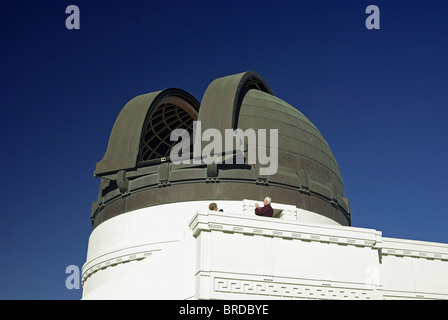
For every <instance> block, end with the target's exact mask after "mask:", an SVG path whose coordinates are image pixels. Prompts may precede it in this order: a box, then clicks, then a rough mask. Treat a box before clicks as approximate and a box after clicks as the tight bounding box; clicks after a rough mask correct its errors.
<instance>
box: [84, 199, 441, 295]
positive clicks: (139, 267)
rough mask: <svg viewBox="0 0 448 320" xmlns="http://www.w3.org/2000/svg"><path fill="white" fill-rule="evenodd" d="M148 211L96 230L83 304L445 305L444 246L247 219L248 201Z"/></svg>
mask: <svg viewBox="0 0 448 320" xmlns="http://www.w3.org/2000/svg"><path fill="white" fill-rule="evenodd" d="M210 202H211V201H194V202H185V203H177V204H167V205H161V206H155V207H149V208H145V209H141V210H136V211H133V212H128V213H125V214H123V215H120V216H117V217H114V218H112V219H110V220H108V221H106V222H104V223H102V224H101V225H99V226H98V227H97V228H96V229H94V230H93V232H92V234H91V236H90V239H89V247H88V254H87V260H86V263H85V264H84V266H83V271H82V282H83V299H259V298H261V299H274V298H281V299H285V298H294V299H297V298H299V299H309V298H311V299H397V298H413V299H415V298H429V299H434V298H436V299H437V298H442V299H447V298H448V277H446V275H447V274H448V245H446V244H438V243H430V242H422V241H411V240H403V239H392V238H383V237H382V236H381V232H379V231H377V230H373V229H365V228H354V227H343V226H339V225H334V223H333V224H331V222H329V224H325V223H324V222H325V221H322V222H323V223H306V222H303V220H304V217H303V216H307V217H312V216H313V215H315V214H313V213H309V214H308V213H307V214H306V215H305V214H304V213H303V212H302V211H301V210H293V209H294V208H291V207H290V206H282V205H280V204H277V205H275V204H274V206H273V207H274V208H275V207H276V206H277V207H279V208H282V209H283V210H284V215H282V218H281V219H276V218H266V217H258V216H255V215H254V214H253V211H252V208H249V207H250V206H251V205H253V201H251V200H246V201H215V202H217V203H218V207H219V208H223V209H224V212H210V211H208V210H207V209H208V204H209V203H210Z"/></svg>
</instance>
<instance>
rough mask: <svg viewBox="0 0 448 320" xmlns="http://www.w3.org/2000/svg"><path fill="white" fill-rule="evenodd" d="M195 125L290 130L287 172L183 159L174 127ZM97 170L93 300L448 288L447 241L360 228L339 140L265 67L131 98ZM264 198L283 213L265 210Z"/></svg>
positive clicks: (283, 161) (426, 294)
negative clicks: (279, 88)
mask: <svg viewBox="0 0 448 320" xmlns="http://www.w3.org/2000/svg"><path fill="white" fill-rule="evenodd" d="M193 121H201V123H202V127H203V129H204V130H205V129H207V128H216V129H218V130H219V131H220V132H224V130H225V129H226V128H233V129H235V128H241V129H247V128H255V129H260V128H265V129H272V128H275V129H278V131H279V141H278V170H277V173H276V174H274V175H272V176H263V175H260V173H259V170H258V169H259V168H260V165H258V164H255V165H249V164H235V165H227V164H209V165H206V164H193V163H192V164H179V165H176V164H174V163H171V161H170V159H169V151H170V150H171V148H172V147H173V142H169V141H170V140H169V136H170V134H169V133H170V132H172V130H173V129H175V128H184V129H185V130H188V131H190V132H191V130H192V123H193ZM248 144H249V149H250V142H249V143H248ZM227 151H228V150H227ZM230 151H232V150H230ZM233 151H234V150H233ZM233 151H232V152H233ZM246 157H247V154H246ZM95 175H96V176H97V177H100V178H101V184H100V191H99V195H98V201H96V202H95V203H94V204H93V206H92V216H91V219H92V225H93V227H94V229H93V231H92V234H91V236H90V239H89V247H88V253H87V260H86V263H85V264H84V266H83V270H82V284H83V299H447V298H448V277H447V276H446V275H447V274H448V245H447V244H440V243H433V242H424V241H412V240H404V239H394V238H384V237H382V235H381V231H377V230H373V229H365V228H355V227H351V226H350V224H351V214H350V208H349V202H348V200H347V199H346V198H345V196H344V188H343V184H342V178H341V175H340V172H339V168H338V166H337V163H336V160H335V159H334V156H333V154H332V152H331V150H330V148H329V146H328V144H327V143H326V142H325V140H324V138H323V137H322V135H321V134H320V132H319V131H318V130H317V128H316V127H315V126H314V125H313V124H312V123H311V122H310V121H309V120H308V119H306V117H305V116H304V115H303V114H301V113H300V112H299V111H297V110H296V109H295V108H293V107H292V106H290V105H289V104H287V103H286V102H284V101H282V100H280V99H278V98H276V97H275V96H274V95H273V93H272V91H271V89H270V88H269V86H268V85H267V83H266V82H265V81H264V80H263V79H262V78H261V76H259V75H258V74H256V73H254V72H247V73H242V74H238V75H233V76H229V77H224V78H220V79H217V80H215V81H213V82H212V83H211V84H210V86H209V87H208V89H207V91H206V92H205V94H204V97H203V100H202V102H201V103H199V102H198V101H197V100H196V99H195V98H194V97H192V96H191V95H189V94H188V93H186V92H185V91H182V90H180V89H167V90H163V91H159V92H154V93H150V94H146V95H142V96H138V97H136V98H134V99H132V100H131V101H130V102H129V103H128V104H127V105H126V106H125V107H124V108H123V110H122V112H121V113H120V115H119V116H118V118H117V121H116V122H115V125H114V128H113V130H112V133H111V137H110V139H109V145H108V148H107V151H106V153H105V156H104V158H103V159H102V160H101V161H100V162H99V163H98V164H97V167H96V170H95ZM265 196H271V197H272V199H273V203H272V207H273V209H274V217H260V216H256V215H255V214H254V208H255V206H254V205H255V201H258V202H259V203H260V202H261V201H262V200H263V198H264V197H265ZM248 199H249V200H248ZM211 202H215V203H216V204H217V205H218V207H219V208H222V209H223V210H224V212H217V211H208V205H209V203H211Z"/></svg>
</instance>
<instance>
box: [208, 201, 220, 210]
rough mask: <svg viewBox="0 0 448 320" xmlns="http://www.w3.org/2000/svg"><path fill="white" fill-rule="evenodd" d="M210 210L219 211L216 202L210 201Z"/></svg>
mask: <svg viewBox="0 0 448 320" xmlns="http://www.w3.org/2000/svg"><path fill="white" fill-rule="evenodd" d="M208 210H210V211H218V205H217V204H216V203H214V202H212V203H210V204H209V205H208Z"/></svg>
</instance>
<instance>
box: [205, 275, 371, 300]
mask: <svg viewBox="0 0 448 320" xmlns="http://www.w3.org/2000/svg"><path fill="white" fill-rule="evenodd" d="M213 289H214V291H215V292H217V293H224V294H225V293H227V294H241V295H256V296H263V297H265V298H268V297H278V298H291V299H350V300H369V299H373V298H374V291H373V290H372V289H371V290H369V289H360V288H343V287H333V286H331V283H326V284H322V285H320V286H318V285H315V286H313V285H305V284H291V283H279V282H267V281H254V280H238V279H226V278H217V277H216V278H214V287H213ZM233 298H234V299H235V297H233Z"/></svg>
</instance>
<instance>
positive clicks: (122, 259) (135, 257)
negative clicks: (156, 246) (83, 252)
mask: <svg viewBox="0 0 448 320" xmlns="http://www.w3.org/2000/svg"><path fill="white" fill-rule="evenodd" d="M150 255H152V252H150V251H146V252H138V253H132V254H127V255H122V256H119V257H114V258H111V259H107V260H104V261H101V262H99V263H97V264H95V265H93V266H91V267H89V268H88V269H87V270H85V271H84V272H83V273H82V278H81V285H84V283H85V282H86V281H87V279H88V278H89V277H90V276H92V275H93V274H94V273H95V272H98V271H100V270H104V269H106V268H108V267H115V266H117V265H119V264H123V263H127V262H131V261H140V260H143V259H145V258H147V257H149V256H150Z"/></svg>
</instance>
